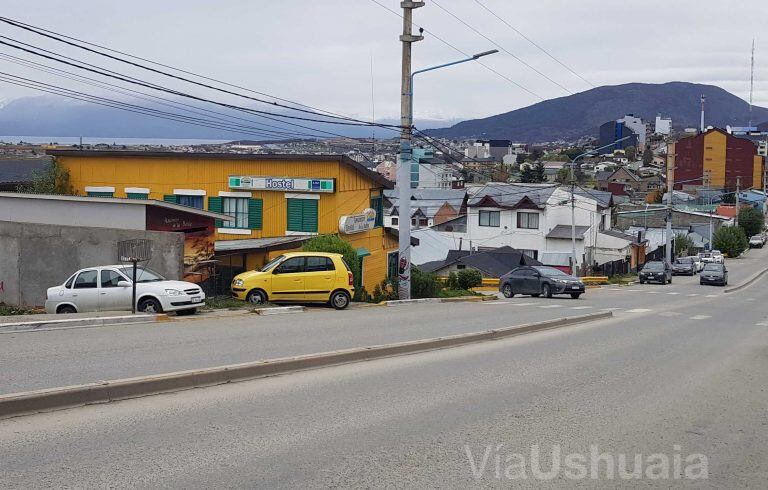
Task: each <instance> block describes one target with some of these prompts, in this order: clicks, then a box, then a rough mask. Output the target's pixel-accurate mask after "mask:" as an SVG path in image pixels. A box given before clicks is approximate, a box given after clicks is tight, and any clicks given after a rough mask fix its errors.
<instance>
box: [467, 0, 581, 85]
mask: <svg viewBox="0 0 768 490" xmlns="http://www.w3.org/2000/svg"><path fill="white" fill-rule="evenodd" d="M474 1H475V3H476V4H478V5H480V6H481V7H482V8H483V9H485V10H486V11H487V12H488V13H490V14H491V15H493V16H494V17H496V18H497V19H499V20H500V21H501V22H502V23H503V24H504V25H506V26H507V27H509V28H510V29H512V30H513V31H515V32H516V33H517V34H519V35H520V37H522V38H523V39H525V40H526V41H528V42H529V43H531V44H532V45H534V46H535V47H536V48H538V49H539V50H540V51H541V52H542V53H544V54H546V55H547V56H549V57H550V58H551V59H552V60H553V61H555V62H556V63H557V64H559V65H560V66H562V67H563V68H565V69H566V70H568V71H569V72H571V73H572V74H574V75H575V76H577V77H578V78H580V79H581V80H583V81H584V82H585V83H587V84H588V85H590V86H591V87H594V86H595V85H594V84H593V83H592V82H590V81H589V80H587V79H586V78H584V77H583V76H581V75H580V74H579V73H577V72H576V70H574V69H573V68H571V67H569V66H568V65H566V64H565V63H563V62H562V61H560V60H559V59H557V58H555V56H554V55H553V54H552V53H550V52H549V51H547V50H546V49H544V48H543V47H541V46H540V45H539V44H537V43H536V42H535V41H534V40H533V39H531V38H529V37H528V36H526V35H525V34H523V33H522V32H520V30H518V29H517V28H516V27H515V26H513V25H512V24H510V23H509V22H507V21H506V20H504V19H503V18H502V17H501V16H499V15H498V14H497V13H496V12H494V11H493V10H491V9H490V8H489V7H488V6H486V5H485V4H484V3H483V2H481V1H480V0H474Z"/></svg>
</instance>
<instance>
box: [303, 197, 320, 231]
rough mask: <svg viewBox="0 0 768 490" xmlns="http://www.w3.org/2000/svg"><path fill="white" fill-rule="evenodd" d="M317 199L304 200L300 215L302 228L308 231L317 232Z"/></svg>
mask: <svg viewBox="0 0 768 490" xmlns="http://www.w3.org/2000/svg"><path fill="white" fill-rule="evenodd" d="M317 202H318V201H317V200H316V199H305V200H304V215H303V217H302V223H303V228H304V229H303V230H302V231H306V232H309V233H317Z"/></svg>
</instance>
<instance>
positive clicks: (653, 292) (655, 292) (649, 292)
mask: <svg viewBox="0 0 768 490" xmlns="http://www.w3.org/2000/svg"><path fill="white" fill-rule="evenodd" d="M646 293H648V294H661V291H646Z"/></svg>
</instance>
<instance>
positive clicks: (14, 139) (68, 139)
mask: <svg viewBox="0 0 768 490" xmlns="http://www.w3.org/2000/svg"><path fill="white" fill-rule="evenodd" d="M80 141H81V138H80V137H79V136H0V143H14V144H15V143H20V142H24V143H32V144H36V145H47V144H59V145H79V144H80ZM228 141H231V140H209V139H175V138H90V137H85V136H83V137H82V142H83V144H87V145H98V144H106V145H113V144H114V145H126V146H132V145H152V146H181V145H213V144H219V143H227V142H228Z"/></svg>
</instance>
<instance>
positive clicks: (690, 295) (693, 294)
mask: <svg viewBox="0 0 768 490" xmlns="http://www.w3.org/2000/svg"><path fill="white" fill-rule="evenodd" d="M698 295H699V293H691V294H686V296H688V297H691V298H693V297H694V296H698Z"/></svg>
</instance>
